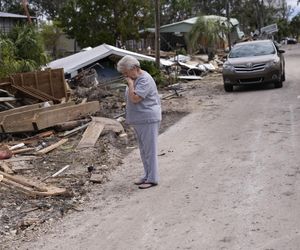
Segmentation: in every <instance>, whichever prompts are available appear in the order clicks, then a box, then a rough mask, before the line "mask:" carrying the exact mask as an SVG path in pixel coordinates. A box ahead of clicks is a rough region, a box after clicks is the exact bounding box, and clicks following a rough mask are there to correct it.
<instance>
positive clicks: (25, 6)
mask: <svg viewBox="0 0 300 250" xmlns="http://www.w3.org/2000/svg"><path fill="white" fill-rule="evenodd" d="M22 5H23V8H24V11H25V14H26V16H27V19H28V23H30V24H31V23H32V21H31V17H30V14H29V11H28V8H27V5H28V2H27V0H22Z"/></svg>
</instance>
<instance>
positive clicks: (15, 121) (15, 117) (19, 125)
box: [2, 102, 74, 133]
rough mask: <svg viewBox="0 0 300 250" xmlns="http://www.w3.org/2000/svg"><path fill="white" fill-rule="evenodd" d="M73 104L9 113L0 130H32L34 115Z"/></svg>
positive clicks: (7, 131) (11, 131)
mask: <svg viewBox="0 0 300 250" xmlns="http://www.w3.org/2000/svg"><path fill="white" fill-rule="evenodd" d="M72 105H74V103H73V102H68V103H63V104H57V105H53V106H50V107H41V108H33V109H31V110H27V111H24V112H18V113H14V114H11V115H7V116H5V117H4V118H3V121H2V130H3V131H4V132H6V133H16V132H25V131H34V130H35V127H34V124H33V121H34V118H35V116H37V115H38V114H39V113H41V112H44V111H52V110H53V111H54V112H56V110H58V109H60V108H63V107H67V106H72Z"/></svg>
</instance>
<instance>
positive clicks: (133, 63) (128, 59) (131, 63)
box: [117, 55, 141, 73]
mask: <svg viewBox="0 0 300 250" xmlns="http://www.w3.org/2000/svg"><path fill="white" fill-rule="evenodd" d="M135 67H138V68H140V67H141V66H140V62H139V61H138V60H137V59H136V58H135V57H133V56H128V55H127V56H124V57H123V58H122V59H121V60H120V61H119V62H118V64H117V70H118V71H119V72H120V73H123V72H124V71H126V70H130V69H133V68H135Z"/></svg>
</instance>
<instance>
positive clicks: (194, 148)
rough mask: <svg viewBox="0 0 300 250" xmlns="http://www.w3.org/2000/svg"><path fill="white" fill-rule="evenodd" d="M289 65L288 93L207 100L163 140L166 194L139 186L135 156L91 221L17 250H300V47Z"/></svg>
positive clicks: (75, 221)
mask: <svg viewBox="0 0 300 250" xmlns="http://www.w3.org/2000/svg"><path fill="white" fill-rule="evenodd" d="M290 48H292V49H290ZM285 56H286V79H287V80H286V82H285V83H284V85H283V88H282V89H273V86H270V87H266V88H263V89H261V88H241V89H238V90H237V91H235V92H233V93H230V94H225V93H224V95H219V96H216V97H215V98H213V99H207V100H206V101H205V102H203V103H202V104H201V105H199V106H198V107H195V109H194V112H192V113H191V114H189V115H188V116H186V117H184V118H183V119H181V120H180V121H179V122H178V123H176V124H175V125H174V126H172V127H171V128H169V129H168V130H167V131H166V132H164V133H163V134H162V135H161V136H160V137H159V145H160V146H159V147H160V156H159V162H160V175H161V183H160V185H159V186H157V187H155V188H152V189H148V190H139V189H137V188H136V186H134V185H133V184H132V182H133V180H135V179H136V178H137V177H138V176H139V174H140V170H141V163H140V159H139V155H138V151H134V152H133V153H132V154H130V155H129V156H128V157H127V158H126V159H124V165H123V166H122V169H121V170H120V171H118V172H115V173H114V174H113V176H111V179H112V181H111V182H109V183H107V184H106V185H104V187H103V188H101V189H99V191H98V194H96V195H95V196H94V200H93V201H91V203H90V204H89V205H87V206H86V208H85V210H84V212H81V213H73V214H72V215H70V216H68V217H67V218H66V219H65V221H64V222H61V223H60V224H59V225H57V226H55V227H54V228H53V229H52V230H51V232H48V233H47V235H43V236H41V237H40V238H39V239H38V240H36V241H35V242H28V243H26V244H23V245H22V246H21V247H20V248H19V249H45V250H47V249H49V250H50V249H72V250H77V249H78V250H79V249H80V250H83V249H88V250H98V249H114V250H115V249H162V250H166V249H172V250H173V249H200V250H202V249H209V250H212V249H230V250H232V249H243V250H245V249H249V250H250V249H251V250H252V249H264V250H267V249H274V250H275V249H276V250H279V249H293V250H296V249H300V226H299V221H300V164H299V162H300V154H299V152H300V84H299V82H300V75H299V60H300V47H299V46H293V47H292V46H290V47H288V48H287V50H286V54H285Z"/></svg>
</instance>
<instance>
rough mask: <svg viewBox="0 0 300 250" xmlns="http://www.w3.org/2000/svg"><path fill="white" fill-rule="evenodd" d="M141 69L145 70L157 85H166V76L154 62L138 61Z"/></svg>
mask: <svg viewBox="0 0 300 250" xmlns="http://www.w3.org/2000/svg"><path fill="white" fill-rule="evenodd" d="M140 64H141V69H143V70H145V71H147V72H148V73H149V74H150V75H151V76H152V77H153V79H154V81H155V82H156V85H157V86H158V87H164V86H166V85H168V81H167V78H166V77H165V75H164V74H163V73H162V72H161V71H160V70H159V69H158V68H157V67H156V65H155V62H151V61H140Z"/></svg>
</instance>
